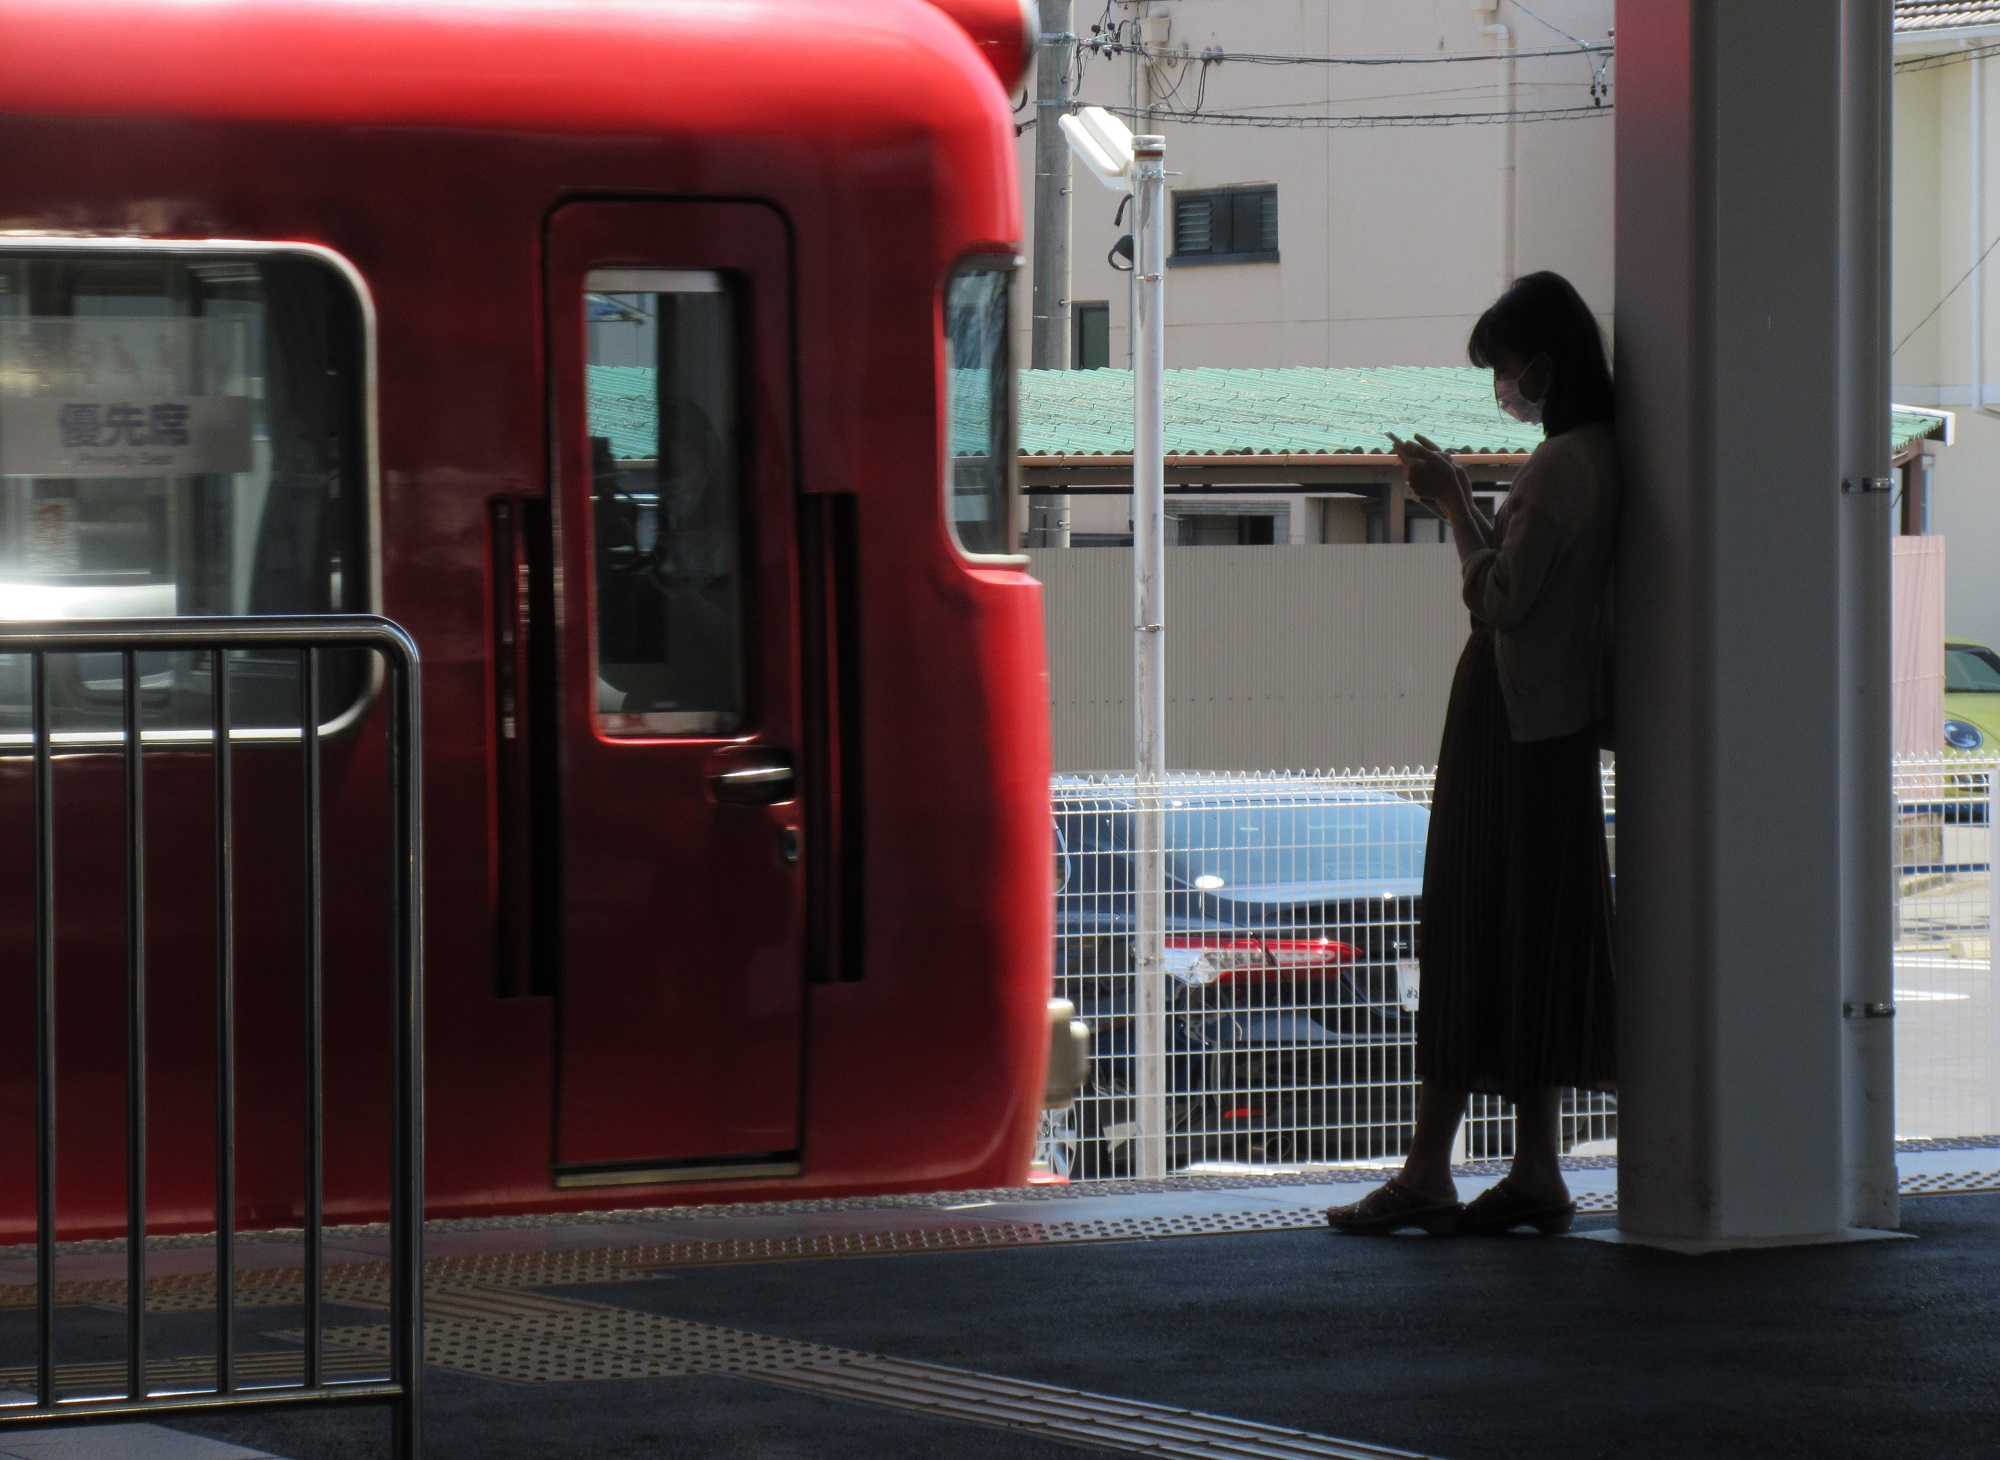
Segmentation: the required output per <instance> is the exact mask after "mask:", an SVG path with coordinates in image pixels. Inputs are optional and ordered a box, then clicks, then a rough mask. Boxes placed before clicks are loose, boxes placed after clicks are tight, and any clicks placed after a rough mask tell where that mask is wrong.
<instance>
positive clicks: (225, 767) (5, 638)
mask: <svg viewBox="0 0 2000 1460" xmlns="http://www.w3.org/2000/svg"><path fill="white" fill-rule="evenodd" d="M164 650H175V651H188V652H191V653H192V654H194V655H195V656H196V657H197V658H199V657H200V656H204V655H205V656H206V660H207V664H206V668H207V671H208V674H209V678H210V691H211V696H212V698H211V726H210V729H209V732H208V734H207V735H206V736H205V737H204V738H205V739H206V740H207V741H208V743H209V746H210V755H211V757H212V760H213V771H212V776H211V780H212V783H213V807H212V810H213V824H212V828H211V835H212V840H213V849H214V860H215V873H214V875H215V920H216V937H215V950H214V959H215V968H214V980H215V1006H216V1008H215V1020H216V1025H215V1038H216V1072H215V1079H216V1084H215V1088H216V1099H215V1150H216V1180H215V1209H216V1230H215V1242H214V1253H215V1298H216V1314H215V1383H214V1385H213V1387H212V1388H209V1389H205V1390H193V1391H189V1390H187V1389H185V1388H184V1387H182V1386H180V1385H178V1384H177V1385H176V1389H175V1392H172V1393H155V1392H152V1391H151V1389H150V1387H149V1384H148V1381H147V1376H146V1363H147V1334H146V1291H147V1284H146V1250H147V1211H146V1184H147V1150H146V1113H147V1111H146V1096H147V1078H146V1039H145V1029H146V981H147V968H146V936H145V934H146V924H147V918H146V888H145V857H144V838H145V786H146V779H145V775H144V766H145V746H146V741H147V740H148V739H149V738H151V736H150V735H149V733H148V732H147V731H146V730H145V728H144V726H143V724H142V719H143V712H142V698H143V695H142V676H141V673H140V663H139V660H140V656H141V655H142V654H152V653H156V652H159V651H164ZM243 651H259V652H260V657H262V658H264V659H268V658H269V657H271V656H272V655H274V654H275V655H284V654H287V653H294V654H296V656H297V664H298V676H299V686H298V695H299V698H298V713H299V726H300V729H299V735H298V740H299V746H300V755H301V763H302V768H301V778H300V779H301V786H302V792H303V795H302V806H301V810H302V815H303V821H302V827H303V837H302V841H303V846H302V849H301V859H302V871H303V878H304V898H303V919H302V924H303V928H302V939H303V955H304V961H303V967H304V978H303V980H302V987H301V989H300V991H299V997H300V1001H301V1014H302V1018H303V1024H304V1066H305V1067H304V1069H303V1071H302V1072H301V1078H302V1080H303V1109H304V1115H305V1118H304V1123H303V1129H302V1131H301V1132H300V1135H301V1140H302V1143H303V1148H304V1168H305V1171H304V1201H303V1211H304V1221H303V1243H304V1272H303V1296H304V1326H303V1340H304V1353H303V1358H302V1363H301V1374H300V1380H299V1382H297V1383H290V1382H281V1383H263V1382H260V1383H258V1384H255V1385H248V1386H246V1385H244V1384H242V1383H240V1382H239V1377H238V1374H237V1366H236V1340H235V1236H236V1230H235V1229H236V1212H237V1201H236V1093H235V1076H236V1070H235V1038H236V1031H235V1017H236V1005H237V973H238V970H237V966H236V940H235V926H234V923H235V909H234V907H233V889H234V883H235V855H236V843H235V820H236V808H235V805H234V776H233V773H232V759H231V745H232V741H233V740H234V739H235V738H236V737H235V736H234V735H233V734H232V731H231V725H230V656H231V654H232V652H235V653H242V652H243ZM338 651H372V652H373V653H374V654H376V655H378V656H379V657H380V660H381V662H382V664H383V667H384V669H385V671H386V673H385V676H384V678H385V680H386V689H387V711H388V715H387V719H388V745H389V757H388V775H389V782H390V786H389V790H390V798H391V817H390V822H391V830H390V837H391V851H392V867H393V875H392V878H391V884H392V885H391V888H390V898H389V912H390V923H389V931H390V938H391V947H392V950H393V952H392V986H393V998H394V1009H393V1017H392V1020H391V1031H392V1033H391V1038H392V1041H393V1050H392V1069H393V1092H392V1095H391V1121H390V1124H391V1129H390V1173H391V1176H390V1182H391V1184H390V1235H389V1249H390V1259H389V1301H390V1313H389V1318H390V1357H389V1374H388V1377H387V1378H386V1379H380V1380H376V1379H363V1380H333V1379H330V1378H328V1376H327V1374H326V1372H325V1367H324V1363H323V1355H322V1329H323V1323H322V1315H321V1302H322V1288H323V1276H324V1274H323V1263H324V1214H323V1211H322V1203H323V1194H324V1193H323V1150H324V1145H323V1142H324V1121H323V1113H324V1098H323V1089H322V1040H321V1032H322V1023H321V1019H322V1013H321V996H322V950H323V947H324V942H325V938H324V932H325V929H324V908H323V901H322V888H321V870H322V869H321V799H322V797H321V785H320V747H321V741H322V739H323V738H324V736H325V735H326V734H327V733H328V731H327V729H326V727H324V726H323V725H322V723H321V705H320V700H321V677H322V676H321V668H322V660H321V655H322V654H325V653H329V652H338ZM85 653H89V654H99V655H116V656H118V660H119V666H120V678H121V685H122V700H123V720H122V725H121V726H120V727H119V728H118V729H117V730H116V731H111V732H110V733H109V735H108V736H107V735H106V734H105V733H103V732H102V731H100V732H99V733H97V734H94V735H93V736H91V737H89V739H90V742H91V743H92V744H93V745H98V746H101V745H103V744H106V743H109V744H111V745H115V746H116V747H117V748H118V750H119V753H120V754H121V755H122V757H123V770H124V811H125V949H126V957H125V965H126V966H125V1011H124V1012H125V1029H126V1061H127V1067H126V1109H125V1143H126V1192H127V1198H126V1199H127V1212H126V1239H125V1259H126V1271H125V1300H126V1352H125V1367H126V1373H125V1384H124V1393H123V1394H122V1395H108V1396H87V1397H72V1398H65V1397H63V1396H61V1395H60V1394H59V1393H58V1389H57V1366H56V1307H57V1299H58V1292H57V1287H56V1251H57V1243H56V1236H57V1228H56V1212H57V1207H56V1179H57V1147H56V1097H57V1091H58V1079H57V1067H56V995H57V974H58V967H57V946H56V943H57V940H56V911H57V901H56V884H55V847H56V836H55V812H56V804H55V774H54V763H55V759H56V757H57V755H58V754H60V753H64V752H65V751H67V750H68V749H69V748H70V747H69V746H67V745H59V744H58V737H57V735H56V733H55V732H54V727H53V725H52V714H51V696H50V682H51V676H50V664H49V661H50V659H51V658H52V657H56V656H65V655H77V654H85ZM0 655H18V656H22V657H24V658H26V659H27V660H28V668H29V673H28V685H27V688H28V697H29V700H30V714H29V721H30V725H31V733H30V736H29V738H28V744H27V746H25V747H22V748H21V749H22V750H23V751H24V752H25V753H29V754H32V756H33V758H34V769H33V797H34V859H35V877H34V898H35V1030H36V1039H35V1050H36V1058H35V1091H36V1127H35V1129H36V1134H35V1280H36V1284H37V1292H36V1319H35V1322H36V1343H35V1352H36V1359H35V1373H36V1378H35V1396H34V1398H33V1400H32V1401H31V1402H28V1403H25V1404H22V1403H13V1404H0V1430H5V1429H9V1428H19V1427H27V1426H47V1425H52V1424H57V1425H60V1424H73V1423H101V1422H104V1421H107V1420H119V1419H132V1418H137V1417H141V1416H154V1417H158V1416H165V1415H181V1414H192V1413H197V1412H200V1413H215V1412H218V1411H240V1410H248V1409H262V1408H267V1407H271V1406H275V1405H316V1406H327V1405H352V1404H371V1403H379V1404H386V1405H387V1406H389V1408H390V1410H391V1434H392V1437H393V1439H392V1443H393V1451H394V1454H395V1455H396V1456H397V1457H398V1460H416V1457H417V1456H418V1454H419V1453H420V1449H421V1438H420V1410H421V1394H422V1386H421V1376H422V1367H423V1344H422V1338H423V1296H422V1263H423V1104H422V1101H423V1072H422V1058H423V1054H422V1051H423V1031H422V1012H423V1000H422V991H423V968H422V948H423V929H422V887H421V861H422V809H421V806H422V797H421V787H420V781H419V747H420V745H421V737H420V705H421V692H420V685H419V667H418V658H417V649H416V645H415V644H414V643H413V642H412V641H411V639H410V637H409V635H408V634H406V633H405V632H404V631H403V630H402V629H401V628H400V627H398V626H397V625H396V624H394V623H392V622H390V621H389V620H387V619H383V618H377V617H373V616H370V615H352V616H345V615H343V616H329V617H318V618H304V617H301V618H275V617H274V618H178V619H132V620H91V621H82V622H59V623H22V624H13V625H8V626H5V627H4V628H0ZM343 708H345V707H344V706H343ZM259 738H260V739H268V738H269V736H268V734H265V735H262V736H260V737H259ZM172 744H173V747H174V748H175V749H186V748H187V745H188V736H187V735H186V734H185V733H184V732H183V733H180V734H178V735H176V736H175V738H174V740H173V742H172Z"/></svg>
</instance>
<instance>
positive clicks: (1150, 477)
mask: <svg viewBox="0 0 2000 1460" xmlns="http://www.w3.org/2000/svg"><path fill="white" fill-rule="evenodd" d="M1166 150H1167V139H1166V138H1164V137H1159V136H1139V137H1134V138H1133V139H1132V159H1133V161H1132V215H1133V216H1132V241H1133V244H1134V248H1133V253H1132V264H1133V268H1132V283H1133V300H1134V304H1135V306H1136V307H1135V312H1134V314H1133V321H1132V323H1133V331H1132V332H1133V335H1134V337H1135V341H1136V343H1135V345H1134V348H1133V358H1132V598H1133V612H1134V623H1133V639H1134V641H1135V642H1134V643H1133V645H1132V663H1133V696H1132V712H1133V713H1132V724H1133V747H1132V748H1133V770H1134V782H1135V784H1134V787H1133V790H1134V792H1135V797H1134V800H1135V808H1134V809H1135V817H1134V819H1135V821H1136V825H1135V826H1134V828H1133V830H1134V833H1135V835H1134V838H1133V839H1134V842H1135V846H1134V847H1133V851H1134V853H1135V856H1134V861H1135V863H1136V866H1135V869H1134V870H1135V871H1136V873H1137V881H1138V895H1139V905H1138V909H1137V911H1138V914H1139V917H1138V929H1137V933H1138V937H1137V939H1136V942H1137V945H1138V947H1137V953H1138V958H1137V964H1138V967H1137V970H1136V972H1137V993H1138V1007H1137V1010H1136V1012H1137V1015H1138V1027H1137V1030H1136V1032H1137V1035H1138V1039H1137V1051H1136V1052H1137V1055H1138V1059H1137V1061H1136V1063H1137V1067H1138V1068H1137V1071H1136V1074H1137V1079H1136V1080H1135V1081H1134V1090H1133V1094H1134V1096H1135V1097H1136V1104H1137V1108H1136V1110H1135V1111H1134V1114H1135V1116H1136V1117H1137V1122H1138V1126H1139V1133H1138V1139H1137V1142H1136V1144H1137V1147H1138V1150H1137V1155H1138V1158H1139V1159H1138V1161H1137V1163H1136V1166H1137V1174H1138V1175H1140V1176H1164V1175H1166V1162H1167V1139H1166V1138H1167V1130H1166V1126H1167V1102H1166V1064H1167V1060H1166V1035H1167V1019H1166V1013H1167V1010H1166V997H1167V991H1166V983H1167V980H1166V957H1165V954H1166V847H1165V841H1166V837H1165V830H1166V827H1165V821H1166V815H1165V810H1164V808H1163V806H1162V804H1161V803H1162V801H1163V799H1164V796H1165V791H1166V788H1165V785H1164V782H1165V780H1166V770H1167V751H1166V720H1167V634H1166V616H1167V615H1166V548H1165V539H1164V536H1163V532H1164V529H1165V527H1166V470H1165V468H1166V461H1165V451H1166V440H1165V419H1164V415H1163V411H1162V403H1161V395H1162V392H1163V388H1164V385H1165V368H1164V367H1165V365H1166V329H1165V323H1166V321H1165V307H1166V273H1167V267H1166V265H1167V250H1166V239H1165V234H1166V228H1165V219H1164V218H1163V217H1162V216H1161V214H1162V212H1163V211H1164V205H1165V202H1166Z"/></svg>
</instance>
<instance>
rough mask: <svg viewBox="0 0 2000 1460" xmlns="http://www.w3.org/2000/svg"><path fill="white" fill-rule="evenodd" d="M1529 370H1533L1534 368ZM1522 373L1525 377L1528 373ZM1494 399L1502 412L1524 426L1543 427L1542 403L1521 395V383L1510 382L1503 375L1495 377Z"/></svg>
mask: <svg viewBox="0 0 2000 1460" xmlns="http://www.w3.org/2000/svg"><path fill="white" fill-rule="evenodd" d="M1529 368H1530V369H1532V368H1533V367H1532V366H1531V367H1529ZM1521 373H1522V374H1523V375H1525V374H1527V373H1528V372H1527V371H1526V370H1524V371H1522V372H1521ZM1493 399H1494V400H1495V401H1496V402H1498V403H1499V406H1500V409H1501V410H1503V411H1505V412H1506V413H1507V414H1508V415H1510V416H1512V417H1513V418H1514V419H1515V420H1517V421H1520V422H1521V423H1522V424H1524V425H1528V426H1539V425H1541V423H1542V403H1541V402H1540V401H1538V400H1529V399H1528V398H1527V397H1526V396H1525V395H1523V394H1521V385H1520V382H1519V381H1516V380H1509V379H1507V378H1506V377H1505V376H1501V375H1496V376H1494V377H1493Z"/></svg>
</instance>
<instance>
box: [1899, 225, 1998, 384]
mask: <svg viewBox="0 0 2000 1460" xmlns="http://www.w3.org/2000/svg"><path fill="white" fill-rule="evenodd" d="M1996 248H2000V238H1996V239H1994V240H1993V241H1992V242H1991V243H1989V244H1987V245H1986V252H1985V253H1983V254H1981V255H1980V256H1979V257H1978V258H1976V259H1974V260H1973V261H1972V267H1971V268H1969V269H1967V270H1966V271H1965V272H1964V273H1962V274H1960V275H1959V276H1958V283H1956V284H1954V285H1952V286H1951V287H1950V288H1949V289H1947V290H1945V291H1944V297H1943V298H1941V299H1939V300H1938V302H1937V303H1935V304H1933V305H1932V306H1931V309H1930V313H1929V314H1926V315H1925V316H1924V317H1923V318H1922V319H1920V320H1918V321H1917V322H1916V323H1915V324H1913V325H1911V326H1910V332H1909V334H1906V335H1904V336H1903V337H1902V338H1901V339H1900V340H1898V341H1896V349H1894V350H1891V351H1890V352H1889V354H1890V355H1891V356H1892V357H1893V356H1894V355H1895V354H1896V353H1897V351H1899V350H1901V349H1902V348H1903V346H1905V345H1907V344H1909V342H1910V341H1911V340H1912V339H1913V338H1914V337H1915V336H1916V333H1917V331H1918V330H1920V329H1922V328H1923V327H1924V326H1925V325H1927V324H1929V323H1930V322H1931V319H1932V316H1934V315H1936V313H1937V312H1938V311H1939V310H1940V309H1943V308H1944V306H1945V301H1946V300H1948V299H1950V298H1951V296H1952V295H1954V294H1956V293H1957V292H1958V291H1959V290H1960V289H1961V288H1962V287H1964V284H1965V281H1966V280H1967V279H1970V278H1971V277H1972V276H1973V275H1974V274H1976V273H1978V272H1979V266H1980V265H1981V264H1983V263H1985V262H1986V259H1987V256H1988V255H1989V254H1991V253H1992V252H1993V250H1994V249H1996Z"/></svg>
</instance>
